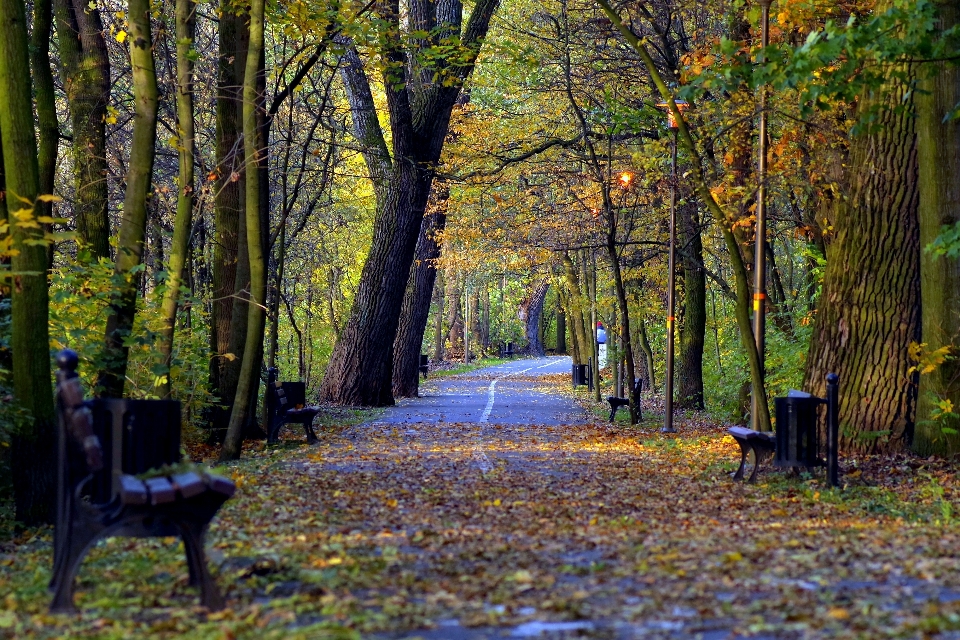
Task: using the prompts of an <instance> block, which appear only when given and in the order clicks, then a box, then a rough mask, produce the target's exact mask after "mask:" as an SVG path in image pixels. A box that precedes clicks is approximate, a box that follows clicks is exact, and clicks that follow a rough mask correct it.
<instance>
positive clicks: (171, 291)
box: [157, 0, 197, 398]
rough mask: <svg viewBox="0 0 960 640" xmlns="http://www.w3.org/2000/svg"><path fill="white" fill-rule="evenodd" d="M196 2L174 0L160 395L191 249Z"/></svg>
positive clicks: (165, 390) (166, 385)
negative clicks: (170, 186) (171, 185)
mask: <svg viewBox="0 0 960 640" xmlns="http://www.w3.org/2000/svg"><path fill="white" fill-rule="evenodd" d="M196 6H197V5H196V3H195V2H194V1H193V0H176V35H177V82H176V87H177V89H176V91H177V94H176V95H177V99H176V103H177V137H178V138H179V139H180V144H179V159H180V173H179V180H178V192H177V216H176V219H175V220H174V223H173V244H172V246H171V247H170V264H169V266H168V268H167V273H168V277H167V288H166V291H165V292H164V295H163V303H162V305H161V310H160V313H161V315H162V322H163V328H162V329H161V331H160V344H159V346H158V349H159V351H160V357H161V359H162V361H163V365H164V366H165V367H166V373H165V374H164V375H163V377H162V378H161V382H160V384H159V385H158V389H157V393H158V395H159V396H160V397H161V398H167V397H169V396H170V365H171V364H172V357H173V333H174V329H175V328H176V324H177V304H178V302H179V300H180V287H181V286H182V285H183V268H184V265H185V264H186V261H187V254H188V253H189V251H190V227H191V219H192V217H193V183H194V181H193V166H194V124H193V61H192V60H190V51H191V50H192V49H193V42H194V38H195V35H196Z"/></svg>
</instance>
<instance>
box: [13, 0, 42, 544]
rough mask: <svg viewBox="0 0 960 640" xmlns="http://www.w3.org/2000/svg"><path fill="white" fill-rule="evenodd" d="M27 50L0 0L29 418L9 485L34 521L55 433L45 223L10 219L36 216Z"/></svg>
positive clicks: (16, 360)
mask: <svg viewBox="0 0 960 640" xmlns="http://www.w3.org/2000/svg"><path fill="white" fill-rule="evenodd" d="M28 51H29V45H28V40H27V25H26V15H25V14H24V3H23V2H20V0H0V132H2V134H3V139H2V142H0V145H2V154H3V165H4V180H5V187H6V193H7V194H8V196H9V197H7V198H5V204H6V207H5V211H4V213H5V214H6V215H7V216H8V218H7V219H8V222H9V223H10V231H9V233H10V234H11V236H12V240H13V246H12V248H13V249H15V252H14V253H13V256H12V257H11V260H10V262H11V264H10V266H11V270H12V271H13V273H14V274H16V275H14V276H13V280H12V282H11V293H12V298H13V299H12V309H11V315H12V321H13V326H12V336H11V343H12V344H11V346H12V350H13V387H14V396H15V399H16V402H17V404H18V405H20V406H21V407H22V408H23V409H25V410H26V411H27V412H28V413H29V414H30V418H31V422H30V423H29V424H26V425H24V426H22V427H21V428H20V429H17V430H16V431H15V432H14V433H13V442H12V451H11V458H12V462H13V490H14V503H15V505H16V518H17V520H18V521H20V522H22V523H23V524H25V525H28V526H34V525H37V524H40V523H44V522H50V521H51V519H52V516H53V505H54V497H55V478H56V472H55V470H56V464H55V461H54V441H55V440H56V437H55V435H54V412H53V391H52V387H51V382H50V369H51V363H50V339H49V334H48V297H47V252H46V249H45V247H44V246H43V230H42V228H39V227H34V228H27V227H25V226H22V225H18V224H13V222H14V220H15V217H16V214H19V213H21V212H24V211H26V212H31V210H33V211H32V212H33V213H34V215H36V213H37V209H38V208H37V207H36V203H37V201H36V198H37V195H38V191H39V188H40V178H39V170H38V166H37V142H36V138H35V137H34V129H33V127H34V123H33V105H32V99H31V86H30V61H29V55H28ZM0 202H3V201H0Z"/></svg>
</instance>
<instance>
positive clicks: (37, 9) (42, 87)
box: [30, 0, 60, 265]
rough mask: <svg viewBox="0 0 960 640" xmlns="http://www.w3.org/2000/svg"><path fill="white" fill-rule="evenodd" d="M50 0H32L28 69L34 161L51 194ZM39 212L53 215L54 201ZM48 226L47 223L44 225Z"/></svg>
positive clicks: (56, 139) (55, 138) (54, 132)
mask: <svg viewBox="0 0 960 640" xmlns="http://www.w3.org/2000/svg"><path fill="white" fill-rule="evenodd" d="M52 30H53V1H52V0H34V3H33V33H32V34H31V36H30V38H31V40H30V67H31V68H30V71H31V73H32V74H33V91H34V95H35V96H36V108H37V133H38V134H39V135H38V136H37V138H38V139H37V163H38V166H39V171H40V174H39V175H40V193H41V194H46V195H50V194H52V193H53V182H54V178H55V176H56V173H57V150H58V149H59V147H60V123H59V122H58V121H57V103H56V93H55V92H54V86H53V72H52V71H51V69H50V40H51V38H52V37H53V33H52ZM38 213H39V214H40V215H43V216H46V217H52V216H53V202H52V201H48V202H43V203H39V204H38ZM45 228H47V229H49V228H50V225H49V224H47V225H45ZM53 248H54V247H53V243H51V244H49V245H48V246H47V264H48V265H52V264H53Z"/></svg>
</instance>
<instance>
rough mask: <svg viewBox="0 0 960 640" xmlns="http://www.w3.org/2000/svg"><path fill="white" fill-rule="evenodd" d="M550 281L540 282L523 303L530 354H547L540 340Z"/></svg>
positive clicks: (522, 310)
mask: <svg viewBox="0 0 960 640" xmlns="http://www.w3.org/2000/svg"><path fill="white" fill-rule="evenodd" d="M549 288H550V281H549V280H544V281H542V282H538V283H537V285H536V286H535V287H534V288H533V291H531V292H530V297H529V298H527V299H526V300H524V301H523V303H522V304H521V318H523V320H524V330H525V333H526V337H527V350H528V351H529V353H530V355H532V356H535V357H538V358H542V357H543V356H544V355H546V351H545V350H544V348H543V342H542V341H541V340H540V318H541V317H542V316H543V302H544V300H546V298H547V290H548V289H549Z"/></svg>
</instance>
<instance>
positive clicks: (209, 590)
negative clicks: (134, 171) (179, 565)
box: [177, 520, 226, 611]
mask: <svg viewBox="0 0 960 640" xmlns="http://www.w3.org/2000/svg"><path fill="white" fill-rule="evenodd" d="M177 528H179V529H180V537H181V538H183V548H184V550H185V551H186V555H187V566H188V567H189V569H190V584H191V585H194V586H197V585H199V587H200V604H202V605H203V606H205V607H206V608H207V609H209V610H210V611H220V610H221V609H223V608H224V606H225V605H226V603H225V602H224V600H223V596H222V595H220V590H219V589H218V588H217V584H216V583H215V582H214V581H213V578H212V577H210V571H209V569H208V568H207V557H206V554H205V553H204V551H203V532H204V528H205V527H204V526H202V525H200V524H198V523H196V522H187V521H183V520H181V521H179V522H177Z"/></svg>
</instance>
